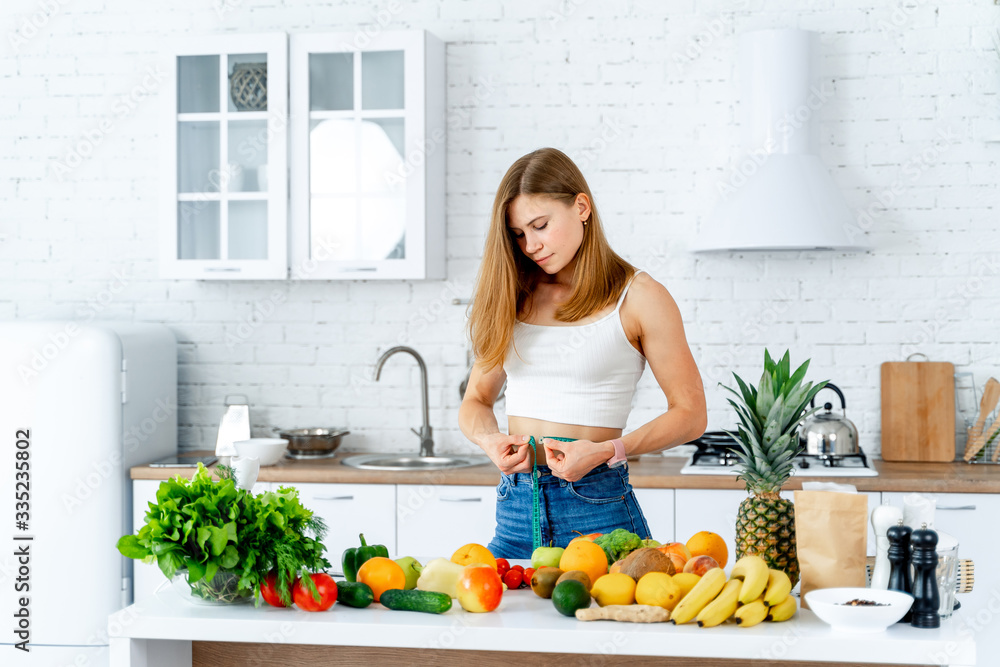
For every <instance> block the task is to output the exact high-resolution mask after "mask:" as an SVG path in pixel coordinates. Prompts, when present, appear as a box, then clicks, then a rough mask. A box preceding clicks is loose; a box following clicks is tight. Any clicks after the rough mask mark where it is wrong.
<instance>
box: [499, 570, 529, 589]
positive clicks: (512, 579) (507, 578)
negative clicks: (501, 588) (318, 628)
mask: <svg viewBox="0 0 1000 667" xmlns="http://www.w3.org/2000/svg"><path fill="white" fill-rule="evenodd" d="M522 581H524V575H522V574H521V573H520V572H518V571H517V570H515V569H513V568H511V569H510V570H509V571H508V572H507V574H505V575H503V583H505V584H507V590H514V589H515V588H520V587H521V582H522Z"/></svg>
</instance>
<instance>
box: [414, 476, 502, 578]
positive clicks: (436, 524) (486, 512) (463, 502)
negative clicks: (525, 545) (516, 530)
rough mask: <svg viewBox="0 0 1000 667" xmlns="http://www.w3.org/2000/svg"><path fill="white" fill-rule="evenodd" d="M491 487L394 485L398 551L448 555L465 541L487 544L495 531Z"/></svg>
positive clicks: (494, 506)
mask: <svg viewBox="0 0 1000 667" xmlns="http://www.w3.org/2000/svg"><path fill="white" fill-rule="evenodd" d="M496 506H497V494H496V489H495V488H494V487H492V486H444V485H440V486H431V485H426V484H424V485H411V484H400V485H398V486H397V487H396V535H397V536H398V539H399V541H398V543H397V546H398V547H399V548H398V551H397V553H398V554H399V555H400V556H413V557H415V558H418V559H420V558H428V557H430V558H437V557H444V558H450V557H451V555H452V554H453V553H454V552H455V550H456V549H458V548H459V547H460V546H462V545H464V544H468V543H470V542H475V543H478V544H482V545H484V546H485V545H487V544H489V542H490V540H492V539H493V535H494V533H495V530H496Z"/></svg>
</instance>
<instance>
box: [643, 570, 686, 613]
mask: <svg viewBox="0 0 1000 667" xmlns="http://www.w3.org/2000/svg"><path fill="white" fill-rule="evenodd" d="M635 601H636V602H638V603H639V604H651V605H653V606H655V607H663V608H664V609H669V610H671V611H673V608H674V607H676V606H677V603H678V602H680V601H681V587H680V586H678V585H677V583H676V582H675V581H674V580H673V578H672V577H671V576H670V575H669V574H666V573H665V572H650V573H648V574H644V575H643V576H642V578H640V579H639V583H638V584H636V586H635Z"/></svg>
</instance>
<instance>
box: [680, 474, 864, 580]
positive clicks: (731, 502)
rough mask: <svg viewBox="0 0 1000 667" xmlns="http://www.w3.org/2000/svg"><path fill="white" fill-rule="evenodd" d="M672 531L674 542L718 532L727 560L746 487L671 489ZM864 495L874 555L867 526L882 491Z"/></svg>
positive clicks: (785, 495)
mask: <svg viewBox="0 0 1000 667" xmlns="http://www.w3.org/2000/svg"><path fill="white" fill-rule="evenodd" d="M675 493H676V496H675V501H674V502H675V504H676V510H675V516H676V527H675V535H676V539H677V541H678V542H687V541H688V540H689V539H690V538H691V536H692V535H694V534H695V533H697V532H699V531H702V530H709V531H712V532H713V533H717V534H718V535H721V536H722V538H723V539H724V540H725V541H726V546H728V547H729V549H730V553H729V560H730V563H732V561H733V560H734V556H735V554H734V550H735V549H736V515H737V513H738V512H739V508H740V503H741V502H743V499H744V498H746V497H747V492H746V491H723V490H704V489H677V491H676V492H675ZM793 494H794V491H782V492H781V497H782V498H788V499H789V500H793V499H794V495H793ZM865 495H866V496H868V514H867V515H866V519H865V522H866V527H867V530H868V555H869V556H874V555H875V538H874V534H873V532H872V528H871V521H870V520H868V518H867V517H870V516H871V511H872V510H873V509H875V507H876V506H877V505H878V504H879V503H880V502H881V499H882V494H881V493H879V492H877V491H874V492H868V493H865Z"/></svg>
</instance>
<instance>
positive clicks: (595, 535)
mask: <svg viewBox="0 0 1000 667" xmlns="http://www.w3.org/2000/svg"><path fill="white" fill-rule="evenodd" d="M601 535H602V533H590V534H589V535H580V536H579V537H574V538H573V539H572V540H570V544H572V543H573V542H576V541H577V540H587V541H588V542H593V541H594V540H596V539H597V538H598V537H600V536H601Z"/></svg>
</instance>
